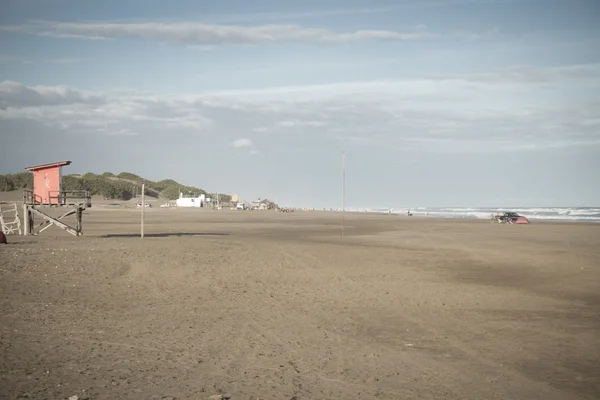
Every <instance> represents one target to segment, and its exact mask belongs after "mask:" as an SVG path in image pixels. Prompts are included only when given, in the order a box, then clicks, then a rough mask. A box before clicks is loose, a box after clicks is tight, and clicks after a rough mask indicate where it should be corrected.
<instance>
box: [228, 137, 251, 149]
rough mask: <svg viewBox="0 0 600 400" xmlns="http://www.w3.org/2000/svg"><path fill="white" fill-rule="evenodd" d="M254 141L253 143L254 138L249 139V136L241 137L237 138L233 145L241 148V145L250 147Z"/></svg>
mask: <svg viewBox="0 0 600 400" xmlns="http://www.w3.org/2000/svg"><path fill="white" fill-rule="evenodd" d="M253 144H254V143H252V140H250V139H248V138H240V139H236V140H234V141H233V143H232V145H233V147H235V148H240V147H250V146H252V145H253Z"/></svg>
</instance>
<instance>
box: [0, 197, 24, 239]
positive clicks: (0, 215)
mask: <svg viewBox="0 0 600 400" xmlns="http://www.w3.org/2000/svg"><path fill="white" fill-rule="evenodd" d="M0 229H2V232H4V234H5V235H11V234H12V235H15V234H19V235H20V234H21V219H20V218H19V210H18V208H17V203H12V204H6V203H5V204H0Z"/></svg>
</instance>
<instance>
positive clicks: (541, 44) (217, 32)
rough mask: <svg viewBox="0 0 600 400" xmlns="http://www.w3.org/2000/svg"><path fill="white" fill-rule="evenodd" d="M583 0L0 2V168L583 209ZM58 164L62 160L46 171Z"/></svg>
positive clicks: (269, 190)
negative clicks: (63, 167) (61, 168)
mask: <svg viewBox="0 0 600 400" xmlns="http://www.w3.org/2000/svg"><path fill="white" fill-rule="evenodd" d="M599 16H600V2H598V1H595V0H571V1H567V0H560V1H559V0H543V1H542V0H518V1H517V0H423V1H416V0H397V1H391V0H387V1H385V0H375V1H373V0H371V1H359V0H351V1H337V0H333V1H325V0H322V1H316V0H309V1H302V2H291V1H283V0H280V1H274V0H270V1H263V2H260V4H257V3H256V2H247V1H241V0H237V1H236V0H228V1H219V2H213V1H210V2H208V1H170V2H165V1H156V0H154V1H151V0H144V1H137V0H136V1H127V0H121V1H118V2H117V1H112V0H111V1H93V2H92V1H70V0H44V1H41V0H19V1H16V0H4V1H2V2H0V173H3V172H4V173H6V172H16V171H22V169H23V168H24V167H25V166H28V165H31V164H37V163H44V162H49V161H55V160H62V159H69V160H72V161H73V165H72V166H70V167H68V169H69V172H72V173H75V172H85V171H92V172H104V171H112V172H120V171H130V172H134V173H137V174H140V175H142V176H144V177H148V178H150V179H164V178H173V179H176V180H178V181H181V182H182V183H185V184H189V185H195V186H200V187H203V188H205V189H207V190H210V191H221V192H228V193H238V194H239V195H240V196H241V197H242V198H245V199H248V200H252V199H253V198H256V197H268V198H271V199H274V200H275V201H277V202H279V203H280V204H285V205H290V206H315V207H336V206H339V205H340V204H341V153H342V151H346V153H347V160H348V166H347V201H346V203H347V205H348V206H352V207H419V206H592V205H596V206H597V205H598V204H600V187H599V186H598V185H597V183H596V182H598V181H599V180H600V179H599V176H598V171H600V26H598V24H597V20H598V17H599ZM65 172H67V171H65Z"/></svg>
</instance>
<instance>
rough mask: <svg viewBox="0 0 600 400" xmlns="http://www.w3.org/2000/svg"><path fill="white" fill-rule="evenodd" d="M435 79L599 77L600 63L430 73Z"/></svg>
mask: <svg viewBox="0 0 600 400" xmlns="http://www.w3.org/2000/svg"><path fill="white" fill-rule="evenodd" d="M426 78H429V79H434V80H440V81H443V80H454V81H467V82H482V83H506V82H508V81H512V82H554V81H558V80H564V79H598V78H600V64H583V65H568V66H562V67H551V68H540V67H532V66H518V67H512V68H506V69H503V70H498V71H492V72H484V73H478V74H470V75H430V76H427V77H426Z"/></svg>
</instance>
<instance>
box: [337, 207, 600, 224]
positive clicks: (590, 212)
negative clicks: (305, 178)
mask: <svg viewBox="0 0 600 400" xmlns="http://www.w3.org/2000/svg"><path fill="white" fill-rule="evenodd" d="M409 210H410V212H411V213H412V214H413V216H420V217H436V218H471V219H490V218H491V215H492V214H496V213H504V212H507V211H513V212H516V213H517V214H519V215H523V216H525V217H527V218H528V219H529V220H549V221H564V222H600V207H515V208H483V207H473V208H470V207H416V208H391V209H390V208H346V211H348V212H369V213H380V214H388V213H391V214H394V215H407V213H408V211H409Z"/></svg>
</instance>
